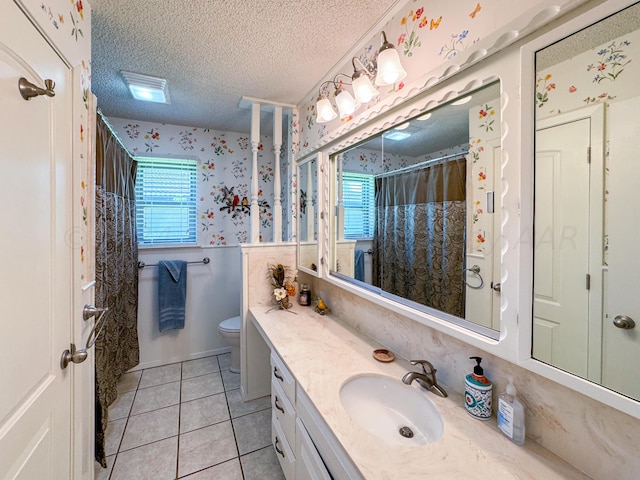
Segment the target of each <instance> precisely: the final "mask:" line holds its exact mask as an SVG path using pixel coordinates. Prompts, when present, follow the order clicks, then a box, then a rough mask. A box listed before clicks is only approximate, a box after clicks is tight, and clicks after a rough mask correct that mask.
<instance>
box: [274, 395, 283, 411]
mask: <svg viewBox="0 0 640 480" xmlns="http://www.w3.org/2000/svg"><path fill="white" fill-rule="evenodd" d="M273 404H274V405H275V407H276V408H277V409H278V410H280V411H281V412H282V413H284V408H282V405H280V402H278V396H277V395H276V396H275V397H274V401H273Z"/></svg>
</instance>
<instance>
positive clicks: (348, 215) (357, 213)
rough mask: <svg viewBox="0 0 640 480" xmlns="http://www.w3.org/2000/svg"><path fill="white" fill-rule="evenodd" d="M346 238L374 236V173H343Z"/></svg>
mask: <svg viewBox="0 0 640 480" xmlns="http://www.w3.org/2000/svg"><path fill="white" fill-rule="evenodd" d="M342 205H343V207H344V238H347V239H357V238H367V237H373V228H374V222H375V186H374V181H373V175H367V174H362V173H347V172H344V173H343V174H342Z"/></svg>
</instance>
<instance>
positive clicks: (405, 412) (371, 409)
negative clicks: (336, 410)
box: [340, 375, 444, 446]
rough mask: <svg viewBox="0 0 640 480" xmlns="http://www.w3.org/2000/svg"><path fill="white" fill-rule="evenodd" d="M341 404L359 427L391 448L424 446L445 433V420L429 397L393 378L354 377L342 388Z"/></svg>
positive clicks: (378, 376) (379, 376) (374, 376)
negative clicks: (390, 445)
mask: <svg viewBox="0 0 640 480" xmlns="http://www.w3.org/2000/svg"><path fill="white" fill-rule="evenodd" d="M340 401H341V402H342V405H343V407H344V409H345V410H346V411H347V413H348V414H349V416H350V417H351V418H352V419H353V420H354V421H355V422H356V423H357V424H359V425H360V426H361V427H362V428H364V429H365V430H366V431H368V432H369V433H371V434H373V435H375V436H376V437H378V438H379V439H381V440H383V441H384V442H386V443H389V444H393V445H405V446H411V445H424V444H427V443H432V442H435V441H436V440H438V439H439V438H440V437H441V436H442V433H443V431H444V422H443V421H442V416H441V415H440V412H438V409H437V408H436V406H435V405H434V404H433V402H432V401H431V400H430V399H429V398H427V396H426V394H424V393H422V392H420V391H419V390H417V389H416V388H415V387H411V386H409V385H405V384H404V383H402V381H400V380H396V379H394V378H391V377H384V376H381V375H358V376H355V377H351V378H349V379H348V380H347V381H346V382H344V384H343V385H342V387H341V388H340ZM403 427H408V429H409V430H407V429H405V428H403ZM401 429H402V432H403V433H401V432H400V430H401Z"/></svg>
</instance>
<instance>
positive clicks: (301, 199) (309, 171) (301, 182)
mask: <svg viewBox="0 0 640 480" xmlns="http://www.w3.org/2000/svg"><path fill="white" fill-rule="evenodd" d="M319 163H320V162H319V158H318V155H315V156H313V157H311V158H307V159H305V160H302V161H301V162H300V163H298V167H297V168H298V199H297V200H298V259H297V262H298V269H299V270H302V271H304V272H306V273H309V274H311V275H317V274H318V266H319V265H320V251H319V248H318V205H319V202H318V195H319V194H320V189H319V188H318V178H319V176H318V168H319Z"/></svg>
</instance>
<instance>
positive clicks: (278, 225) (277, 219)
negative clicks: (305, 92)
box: [273, 107, 282, 243]
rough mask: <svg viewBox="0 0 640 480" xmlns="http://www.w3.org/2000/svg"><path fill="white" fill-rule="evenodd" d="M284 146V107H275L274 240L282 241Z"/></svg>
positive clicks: (276, 241)
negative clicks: (282, 149)
mask: <svg viewBox="0 0 640 480" xmlns="http://www.w3.org/2000/svg"><path fill="white" fill-rule="evenodd" d="M281 147H282V107H274V109H273V153H274V155H275V163H274V168H273V169H274V177H273V241H274V242H275V243H281V242H282V199H281V198H280V190H281V187H280V148H281Z"/></svg>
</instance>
